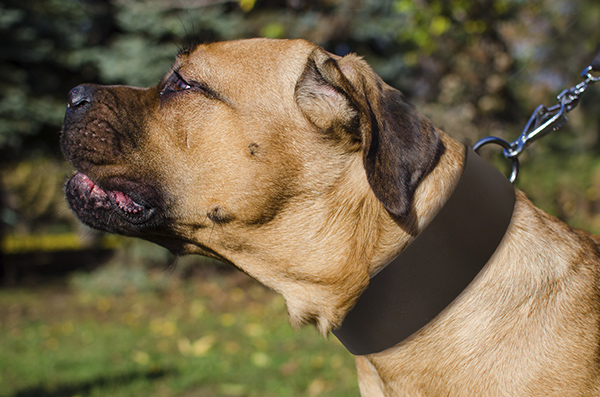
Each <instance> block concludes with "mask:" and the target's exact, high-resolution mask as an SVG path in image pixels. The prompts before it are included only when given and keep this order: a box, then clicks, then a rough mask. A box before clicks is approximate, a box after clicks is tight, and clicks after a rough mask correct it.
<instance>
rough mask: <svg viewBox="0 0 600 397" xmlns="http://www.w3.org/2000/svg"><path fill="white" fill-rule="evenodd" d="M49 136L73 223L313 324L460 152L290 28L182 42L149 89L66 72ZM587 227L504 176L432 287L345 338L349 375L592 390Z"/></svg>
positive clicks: (430, 196) (349, 64) (425, 391)
mask: <svg viewBox="0 0 600 397" xmlns="http://www.w3.org/2000/svg"><path fill="white" fill-rule="evenodd" d="M61 148H62V151H63V153H64V155H65V156H66V158H67V159H68V160H69V161H70V162H71V163H72V165H73V166H74V167H75V168H76V170H77V171H76V173H75V174H74V176H73V177H72V178H71V179H70V180H69V181H68V182H67V184H66V188H65V191H66V197H67V200H68V202H69V204H70V206H71V208H72V210H73V211H74V212H75V214H76V215H77V216H78V217H79V219H80V220H81V221H82V222H83V223H85V224H87V225H89V226H91V227H93V228H96V229H100V230H103V231H106V232H110V233H120V234H123V235H127V236H136V237H140V238H143V239H146V240H149V241H152V242H155V243H157V244H160V245H162V246H164V247H166V248H168V249H169V250H171V251H172V252H174V253H176V254H177V255H183V254H200V255H205V256H209V257H214V258H218V259H219V260H221V261H223V262H226V263H229V264H232V265H234V266H236V267H237V268H239V269H241V270H242V271H244V272H246V273H248V274H249V275H250V276H252V277H254V278H255V279H257V280H258V281H260V282H261V283H263V284H264V285H266V286H268V287H270V288H272V289H274V290H275V291H277V292H279V293H280V294H282V295H283V297H284V298H285V301H286V305H287V308H288V312H289V316H290V321H291V323H292V325H294V326H299V325H302V324H308V323H310V324H314V325H316V327H317V328H318V329H319V331H320V332H321V333H322V334H323V335H327V334H328V333H330V332H331V331H332V330H335V329H336V328H338V327H339V326H340V325H341V324H342V323H343V320H344V318H345V316H346V315H347V313H348V312H349V311H351V309H352V308H353V306H354V305H355V303H356V302H357V300H358V299H359V297H360V295H361V293H362V292H363V291H364V290H365V289H366V288H367V287H368V285H369V283H370V279H371V278H372V277H373V276H374V275H375V274H376V273H378V272H379V271H380V270H381V269H382V268H385V266H386V264H388V263H389V262H390V261H392V259H393V258H395V257H396V256H397V255H399V253H401V252H402V251H403V250H404V248H405V247H407V246H409V244H410V243H411V242H412V241H413V240H414V239H415V238H416V236H418V235H419V234H420V233H421V231H422V230H423V229H424V228H425V227H426V226H427V225H428V224H429V223H430V222H431V221H432V219H434V218H435V215H436V214H437V213H438V211H439V210H440V209H441V208H442V207H443V206H444V203H445V202H446V201H447V200H448V199H449V197H450V196H451V194H452V192H453V190H454V188H455V187H456V185H457V183H458V181H459V179H460V177H461V172H462V169H463V164H464V162H465V147H464V145H462V144H461V143H459V142H457V141H456V140H454V139H453V138H451V137H450V136H449V135H447V134H446V133H444V132H443V131H441V130H440V129H438V128H436V127H435V126H434V125H433V124H432V123H431V122H430V121H429V120H428V119H427V118H425V117H424V116H423V115H421V114H420V113H419V112H418V111H417V110H416V109H415V108H414V107H413V106H412V105H411V104H409V102H408V101H407V100H406V99H405V97H404V96H403V95H402V94H401V93H400V92H399V91H398V90H396V89H394V88H392V87H390V86H388V85H386V84H385V83H384V82H383V81H382V80H381V78H379V77H378V76H377V75H376V74H375V73H374V72H373V70H372V69H371V68H370V67H369V65H368V64H367V63H366V62H365V61H364V60H363V59H362V58H360V57H358V56H357V55H354V54H349V55H346V56H344V57H339V56H336V55H333V54H330V53H328V52H326V51H325V50H323V49H322V48H320V47H319V46H317V45H315V44H312V43H309V42H307V41H304V40H268V39H250V40H240V41H232V42H222V43H212V44H206V45H198V46H194V47H190V48H187V49H184V50H182V51H180V52H179V54H178V55H177V58H176V62H175V64H174V65H173V67H172V69H171V70H170V71H169V72H168V73H167V75H166V76H165V77H164V78H163V79H162V81H160V83H158V85H156V86H155V87H151V88H134V87H125V86H99V85H89V84H86V85H80V86H77V87H75V88H74V89H72V90H71V92H70V94H69V99H68V107H67V110H66V115H65V120H64V126H63V130H62V135H61ZM598 243H599V240H598V238H597V237H595V236H592V235H590V234H588V233H586V232H584V231H581V230H577V229H573V228H571V227H569V226H567V225H566V224H564V223H562V222H561V221H559V220H557V219H555V218H553V217H552V216H550V215H548V214H546V213H544V212H543V211H541V210H540V209H538V208H536V207H535V206H534V205H533V204H532V203H531V202H530V201H528V199H527V198H526V196H525V195H524V194H523V193H522V192H520V191H517V192H516V203H515V205H514V211H513V214H512V218H511V221H510V225H509V226H508V229H507V231H506V234H505V235H504V238H503V240H502V243H501V244H500V245H499V246H498V248H497V250H496V251H495V253H494V254H493V256H492V257H491V258H490V260H489V261H488V263H487V265H486V266H485V268H484V269H483V270H482V271H481V273H480V274H479V275H478V276H477V278H476V279H475V280H473V282H471V284H470V285H469V287H468V288H467V289H466V290H465V291H464V292H463V293H462V294H461V295H460V296H459V297H458V298H457V299H456V300H455V301H454V302H452V304H451V306H449V307H448V308H447V309H446V310H444V311H443V312H442V313H440V314H439V315H438V316H436V317H435V318H434V319H433V320H432V321H431V322H429V323H428V324H427V325H426V326H425V327H423V328H422V329H420V330H419V331H418V332H416V333H415V334H414V335H411V336H410V337H409V338H407V339H405V340H404V341H398V343H397V344H396V345H395V346H392V347H390V348H388V349H385V350H383V351H381V352H376V353H370V354H365V355H358V356H356V364H357V369H358V382H359V388H360V391H361V394H362V395H365V396H462V397H464V396H561V397H564V396H595V395H600V372H599V371H600V344H599V341H600V310H599V309H600V283H599V280H598V278H599V264H600V250H599V244H598Z"/></svg>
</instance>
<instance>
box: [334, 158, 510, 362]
mask: <svg viewBox="0 0 600 397" xmlns="http://www.w3.org/2000/svg"><path fill="white" fill-rule="evenodd" d="M515 200H516V199H515V191H514V187H513V185H512V184H511V183H510V182H509V181H508V179H506V177H504V175H502V174H501V173H500V172H499V171H498V170H497V169H496V168H494V167H493V166H492V165H490V164H489V163H487V162H486V161H485V160H483V159H481V158H480V157H479V156H478V155H477V154H476V153H475V152H474V151H473V150H472V149H471V148H467V150H466V161H465V166H464V169H463V173H462V176H461V178H460V180H459V182H458V184H457V186H456V188H455V190H454V192H453V193H452V195H451V196H450V198H449V199H448V201H447V202H446V204H444V207H443V208H442V209H441V210H440V212H439V213H438V214H437V215H436V216H435V218H434V219H433V221H432V222H431V223H430V224H429V225H428V226H427V227H426V228H425V229H424V230H423V231H422V232H421V233H420V234H419V235H418V236H417V237H416V239H415V240H414V241H413V242H412V243H411V244H410V245H409V246H408V247H407V248H406V249H405V250H403V251H402V252H401V253H400V255H399V256H398V257H396V258H395V259H394V260H393V261H392V262H390V263H389V264H388V265H387V266H386V267H385V268H383V270H381V271H380V272H379V273H377V274H376V275H375V276H374V277H372V278H371V281H370V284H369V286H368V287H367V289H366V290H365V291H364V292H363V293H362V295H361V296H360V298H359V300H358V302H357V303H356V305H355V306H354V308H353V309H352V310H351V311H350V312H349V313H348V315H347V316H346V318H345V319H344V322H343V324H342V326H341V327H340V328H338V329H336V330H334V331H333V333H334V334H335V336H337V338H338V339H339V340H340V341H341V342H342V343H343V344H344V346H346V348H347V349H348V350H349V351H350V352H351V353H352V354H355V355H364V354H371V353H377V352H381V351H383V350H386V349H388V348H390V347H393V346H395V345H396V344H398V343H400V342H402V341H403V340H404V339H406V338H408V337H409V336H410V335H412V334H413V333H415V332H416V331H418V330H419V329H421V328H422V327H424V326H425V325H426V324H427V323H429V322H430V321H431V320H433V318H434V317H436V316H437V315H438V314H439V313H441V312H442V311H443V310H444V309H445V308H446V307H448V305H450V304H451V303H452V301H454V299H456V298H457V297H458V296H459V295H460V294H461V292H462V291H463V290H464V289H465V288H466V287H467V286H468V285H469V284H470V283H471V281H473V279H474V278H475V277H476V276H477V274H478V273H479V272H480V271H481V269H482V268H483V267H484V266H485V264H486V263H487V262H488V260H489V259H490V257H491V256H492V255H493V253H494V252H495V251H496V248H497V247H498V246H499V245H500V244H501V241H502V238H503V237H504V234H505V232H506V229H507V228H508V225H509V224H510V220H511V218H512V213H513V208H514V204H515Z"/></svg>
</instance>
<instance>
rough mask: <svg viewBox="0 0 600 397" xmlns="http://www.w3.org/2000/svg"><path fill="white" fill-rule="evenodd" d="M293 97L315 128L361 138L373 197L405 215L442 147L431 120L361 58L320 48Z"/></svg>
mask: <svg viewBox="0 0 600 397" xmlns="http://www.w3.org/2000/svg"><path fill="white" fill-rule="evenodd" d="M296 100H297V102H298V104H299V106H300V108H301V109H302V111H303V113H304V114H305V115H306V116H307V117H308V119H309V120H311V121H312V122H313V123H314V124H315V125H316V126H317V127H319V128H320V129H322V130H323V131H325V132H330V131H334V130H335V131H338V132H337V134H340V132H339V131H341V133H345V134H346V139H350V140H351V141H353V142H359V144H360V147H361V149H362V151H363V162H364V167H365V170H366V174H367V179H368V181H369V184H370V185H371V189H372V190H373V192H374V193H375V196H376V197H377V198H378V199H379V201H381V202H382V203H383V205H384V207H385V208H386V209H387V210H388V211H389V212H391V213H392V214H394V215H396V216H397V217H400V218H404V217H406V216H408V215H409V214H410V212H411V208H412V199H413V196H414V192H415V190H416V189H417V186H418V185H419V183H420V182H421V181H422V179H423V178H424V177H425V176H426V175H427V174H428V173H429V172H430V171H431V170H432V169H433V168H434V167H435V165H436V164H437V162H438V161H439V158H440V157H441V155H442V154H443V152H444V146H443V143H442V141H441V137H440V135H439V133H438V132H437V130H436V129H435V127H434V126H433V124H432V123H431V122H430V121H429V120H427V119H426V118H425V117H424V116H422V115H421V114H420V113H419V112H418V111H417V110H416V109H415V108H414V107H413V106H412V105H411V104H409V103H408V102H407V100H406V98H405V97H404V95H403V94H402V93H401V92H400V91H398V90H396V89H394V88H392V87H390V86H388V85H387V84H385V83H384V82H383V80H381V78H380V77H379V76H377V75H376V74H375V72H373V70H372V69H371V68H370V67H369V65H368V64H367V63H366V62H365V61H363V60H362V59H361V58H360V57H358V56H356V55H353V54H351V55H347V56H345V57H343V58H338V59H334V58H333V57H332V56H331V55H329V54H328V53H327V52H325V51H324V50H322V49H320V48H317V49H316V50H314V51H313V53H312V54H311V56H310V57H309V59H308V62H307V64H306V67H305V70H304V72H303V74H302V76H301V77H300V79H299V81H298V83H297V85H296ZM335 127H342V128H335Z"/></svg>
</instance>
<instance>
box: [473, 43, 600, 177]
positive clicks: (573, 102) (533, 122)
mask: <svg viewBox="0 0 600 397" xmlns="http://www.w3.org/2000/svg"><path fill="white" fill-rule="evenodd" d="M592 72H600V53H598V55H596V57H595V58H594V60H593V61H592V63H591V64H590V65H589V66H587V67H586V68H585V69H583V71H582V72H581V77H584V78H585V80H584V81H582V82H581V83H579V84H577V85H576V86H574V87H571V88H569V89H566V90H564V91H563V92H561V93H560V94H558V96H557V97H556V99H558V102H559V103H558V105H554V106H551V107H549V108H547V107H546V106H544V105H540V106H538V107H537V109H535V111H534V112H533V114H532V115H531V117H530V118H529V121H528V122H527V125H526V126H525V129H523V132H522V133H521V135H520V136H519V138H518V139H517V140H515V141H513V142H510V143H509V142H507V141H506V140H504V139H502V138H499V137H496V136H489V137H486V138H483V139H481V140H480V141H478V142H477V143H476V144H475V145H473V149H474V150H475V151H479V149H481V148H482V147H483V146H485V145H488V144H491V143H493V144H496V145H500V146H502V148H503V149H504V150H503V154H504V157H505V158H507V159H509V160H511V163H512V171H511V174H510V177H509V179H510V181H511V182H512V183H515V181H516V180H517V176H518V174H519V155H520V154H521V153H522V152H523V150H524V149H525V148H526V147H527V146H528V145H530V144H531V143H532V142H533V141H535V140H537V139H539V138H541V137H543V136H546V135H548V134H549V133H550V132H552V131H556V130H557V129H559V128H560V127H562V126H563V125H564V124H565V123H566V122H567V121H568V119H567V113H568V112H570V111H571V110H573V109H574V108H575V107H576V106H577V105H578V104H579V100H580V98H579V97H580V96H581V94H583V93H584V92H585V91H586V90H587V89H588V88H589V86H590V85H591V84H593V83H595V82H597V81H600V76H594V75H592Z"/></svg>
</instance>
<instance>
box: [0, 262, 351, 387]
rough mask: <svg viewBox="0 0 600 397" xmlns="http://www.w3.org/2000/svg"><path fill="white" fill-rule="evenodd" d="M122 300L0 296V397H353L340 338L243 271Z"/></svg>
mask: <svg viewBox="0 0 600 397" xmlns="http://www.w3.org/2000/svg"><path fill="white" fill-rule="evenodd" d="M167 283H168V284H165V285H163V288H161V289H155V290H153V291H147V292H136V290H135V289H132V290H130V291H128V292H125V293H121V294H114V293H113V294H108V293H101V292H95V293H91V292H86V291H81V290H78V289H75V288H69V287H64V286H54V287H45V288H43V289H41V290H39V289H37V290H28V289H8V290H1V291H0V396H12V397H28V396H31V397H34V396H35V397H46V396H48V397H49V396H53V397H61V396H65V397H74V396H81V397H87V396H89V397H93V396H112V397H119V396H123V397H132V396H157V397H159V396H160V397H169V396H178V397H179V396H183V397H185V396H318V395H326V396H353V395H358V388H357V382H356V375H355V369H354V360H353V358H352V356H351V355H350V354H349V353H348V352H346V351H345V349H344V348H343V347H342V346H341V344H340V343H339V342H337V340H335V338H334V337H331V338H330V340H328V341H326V340H323V338H322V337H321V336H320V335H319V334H318V333H317V332H316V330H315V329H313V328H312V327H306V328H303V329H300V330H293V329H292V328H291V327H290V326H289V324H288V320H287V313H286V309H285V306H284V302H283V299H282V298H281V297H279V296H278V295H276V294H274V293H273V292H271V291H268V290H266V289H265V288H263V287H262V286H260V285H257V284H256V283H254V282H251V281H249V280H248V279H247V278H246V276H243V275H241V274H234V275H231V274H226V275H216V276H212V277H210V278H209V279H206V280H198V279H196V280H194V281H187V282H180V281H178V280H176V279H174V278H173V279H172V280H169V281H168V282H167Z"/></svg>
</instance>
